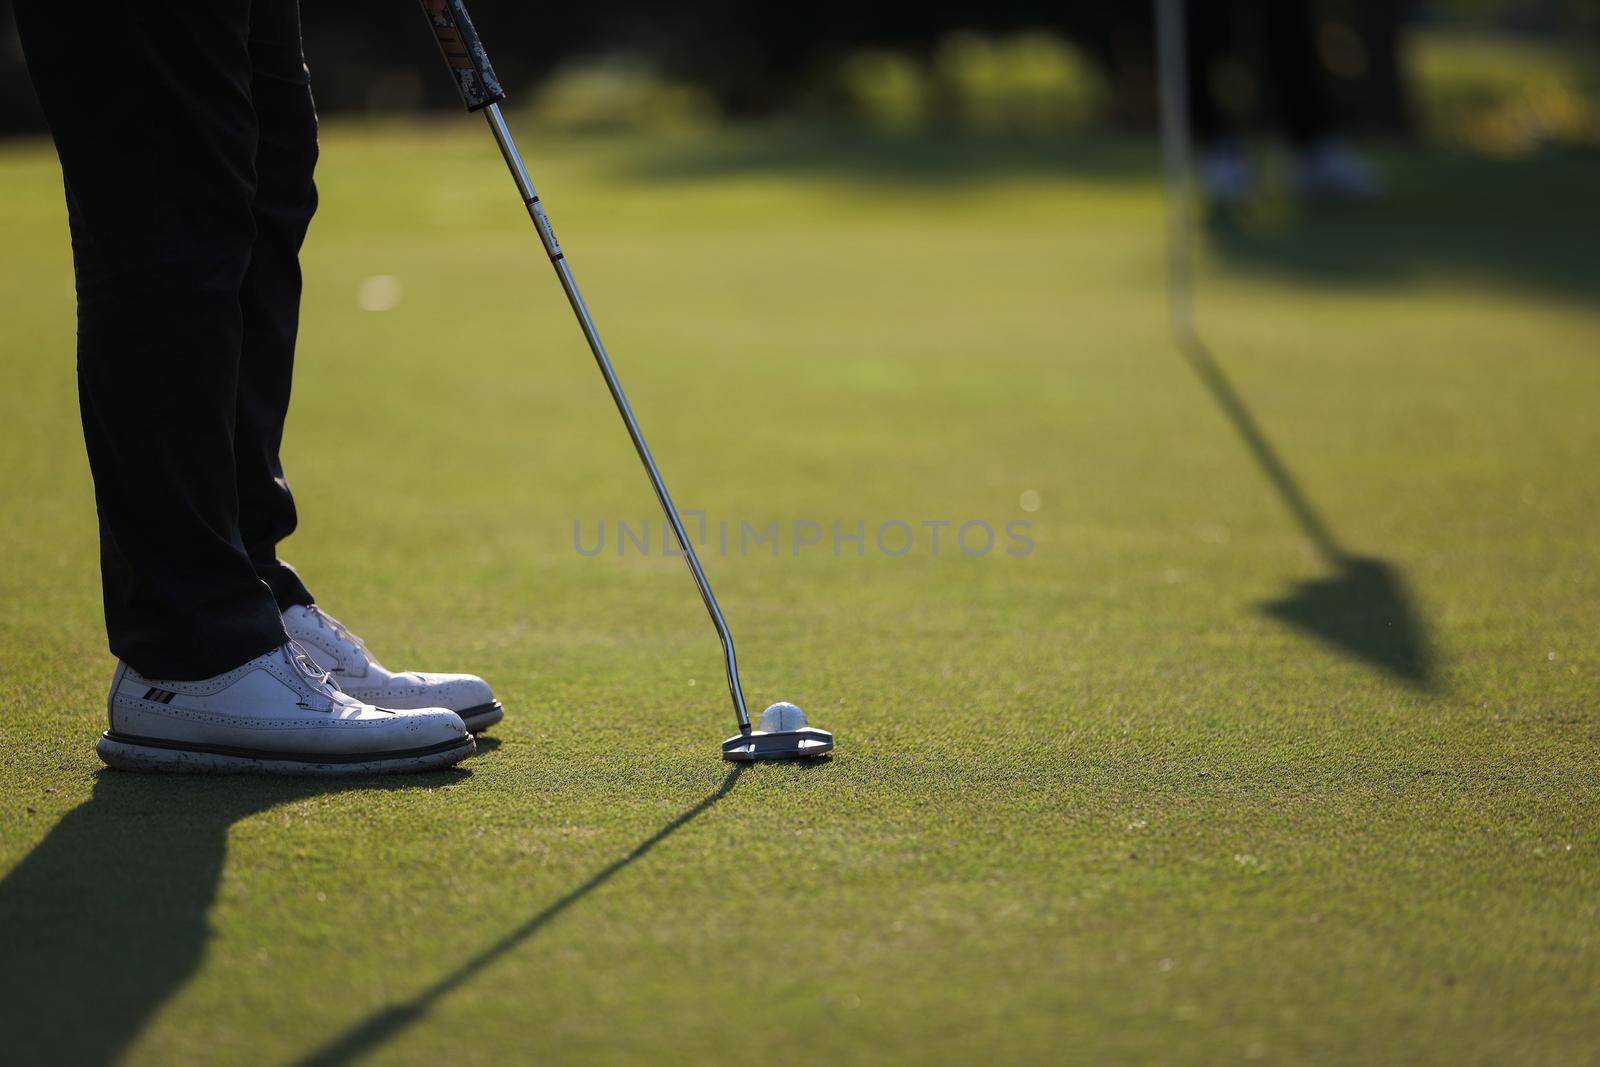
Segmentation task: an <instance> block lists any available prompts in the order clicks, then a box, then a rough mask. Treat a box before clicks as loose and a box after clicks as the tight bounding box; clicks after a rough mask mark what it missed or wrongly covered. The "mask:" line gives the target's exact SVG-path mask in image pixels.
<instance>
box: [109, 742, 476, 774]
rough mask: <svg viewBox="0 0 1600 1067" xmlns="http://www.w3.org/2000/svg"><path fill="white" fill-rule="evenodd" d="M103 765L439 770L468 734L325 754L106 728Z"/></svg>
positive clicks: (463, 748)
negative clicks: (424, 744)
mask: <svg viewBox="0 0 1600 1067" xmlns="http://www.w3.org/2000/svg"><path fill="white" fill-rule="evenodd" d="M94 748H95V751H96V752H97V753H99V755H100V758H101V759H102V760H103V761H105V764H106V766H108V767H115V768H116V769H118V770H123V771H153V772H159V773H163V774H276V775H284V776H289V777H303V778H310V777H334V776H348V775H363V774H410V773H414V772H416V771H432V770H441V769H443V768H445V767H451V766H454V765H455V764H457V763H460V762H461V761H462V760H464V759H466V758H467V757H468V756H470V755H472V754H473V753H474V752H476V751H477V749H478V744H477V742H476V741H474V740H473V739H472V735H470V734H468V735H467V736H466V737H462V738H458V739H456V740H453V741H448V742H445V743H444V744H440V745H431V746H429V747H428V748H415V749H409V750H406V751H401V752H358V753H351V754H348V755H339V756H328V755H323V754H314V753H292V752H286V753H276V752H258V751H253V750H250V749H238V748H228V747H226V746H223V745H192V744H186V743H184V742H181V741H165V740H161V739H157V738H150V737H129V736H126V735H120V734H116V735H114V734H112V733H111V732H110V731H107V732H106V733H104V734H101V735H100V740H99V741H97V742H95V746H94Z"/></svg>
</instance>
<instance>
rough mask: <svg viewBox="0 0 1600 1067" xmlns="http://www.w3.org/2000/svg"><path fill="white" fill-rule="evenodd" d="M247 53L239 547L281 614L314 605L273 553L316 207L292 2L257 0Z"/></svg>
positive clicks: (309, 111) (281, 526) (312, 142)
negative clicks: (248, 224)
mask: <svg viewBox="0 0 1600 1067" xmlns="http://www.w3.org/2000/svg"><path fill="white" fill-rule="evenodd" d="M250 59H251V67H252V71H253V73H252V77H251V82H250V91H251V97H252V99H253V100H254V102H255V110H256V115H257V118H258V121H259V132H258V135H257V147H256V197H255V205H254V213H255V225H256V240H255V246H254V248H253V250H252V254H251V258H250V267H249V270H247V271H246V272H245V277H244V286H243V288H242V289H241V291H240V296H239V305H240V309H241V311H242V312H243V315H244V322H243V325H244V344H243V348H242V360H241V362H240V366H239V403H238V425H237V430H236V433H235V435H234V459H235V463H236V465H237V468H238V478H239V530H240V533H241V535H242V536H243V538H244V545H245V549H246V551H248V552H249V554H250V558H251V561H252V562H253V563H254V564H255V567H256V572H257V573H258V574H259V575H260V576H261V579H262V580H263V581H265V582H266V583H267V585H268V586H269V587H270V588H271V589H272V593H273V596H274V597H275V598H276V600H277V603H278V607H279V609H280V610H286V609H288V608H290V607H293V606H294V605H297V604H300V605H305V604H310V603H312V596H311V593H310V592H309V591H308V590H307V589H306V587H305V584H304V583H302V582H301V581H300V578H299V576H298V575H296V574H295V572H294V569H293V568H291V567H290V566H289V565H288V564H287V563H284V562H282V561H281V560H279V559H278V542H280V541H282V540H283V539H284V538H286V537H288V536H289V535H290V534H291V533H293V532H294V528H295V507H294V497H293V496H292V495H291V494H290V492H289V483H288V482H287V481H286V480H285V479H284V476H283V464H282V462H281V461H280V460H279V457H278V451H279V446H280V445H281V443H282V441H283V422H284V416H285V415H286V414H287V413H288V410H289V385H290V377H291V374H292V371H293V367H294V346H295V335H296V332H297V330H298V328H299V321H300V260H299V255H300V245H301V242H302V241H304V239H305V235H306V228H307V226H309V225H310V223H311V216H312V213H313V212H315V211H316V207H317V190H316V186H315V185H314V184H313V183H312V177H311V174H312V170H313V168H314V167H315V166H316V162H317V113H316V108H315V106H314V105H313V104H312V100H311V82H310V78H309V76H308V75H307V72H306V64H305V57H304V55H303V53H302V51H301V46H300V6H299V3H298V0H255V2H254V4H253V5H252V7H251V11H250Z"/></svg>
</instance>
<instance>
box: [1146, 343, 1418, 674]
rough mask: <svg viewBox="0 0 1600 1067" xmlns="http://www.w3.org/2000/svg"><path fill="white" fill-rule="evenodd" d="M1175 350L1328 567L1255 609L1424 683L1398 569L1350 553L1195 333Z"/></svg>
mask: <svg viewBox="0 0 1600 1067" xmlns="http://www.w3.org/2000/svg"><path fill="white" fill-rule="evenodd" d="M1178 350H1179V351H1180V352H1181V353H1182V354H1183V356H1184V358H1185V359H1186V360H1187V361H1188V363H1189V366H1190V367H1192V368H1193V369H1194V372H1195V374H1196V375H1198V376H1199V378H1200V381H1201V382H1202V383H1203V384H1204V385H1205V387H1206V389H1207V390H1208V391H1209V392H1210V393H1211V396H1212V399H1214V400H1215V401H1216V402H1217V406H1218V407H1220V408H1221V409H1222V411H1223V414H1225V415H1226V416H1227V417H1228V421H1229V422H1231V423H1232V424H1233V428H1234V429H1235V430H1236V431H1237V432H1238V434H1239V436H1240V437H1241V438H1243V439H1244V443H1245V446H1246V447H1247V448H1249V450H1250V453H1251V455H1252V456H1254V457H1255V460H1256V463H1257V464H1258V465H1259V466H1260V467H1261V470H1262V472H1263V473H1264V474H1265V475H1266V476H1267V481H1269V482H1271V483H1272V486H1273V488H1274V489H1276V490H1277V492H1278V495H1279V496H1280V497H1281V498H1282V499H1283V502H1284V504H1285V506H1287V507H1288V509H1289V511H1290V513H1291V514H1292V515H1293V516H1294V518H1295V521H1296V522H1297V523H1299V525H1300V528H1301V529H1302V530H1303V531H1304V532H1305V535H1306V537H1307V538H1308V539H1309V540H1310V541H1311V543H1312V544H1313V545H1314V546H1315V547H1316V549H1317V553H1318V554H1319V555H1320V556H1322V558H1323V559H1324V560H1325V561H1326V562H1327V564H1328V565H1329V566H1330V567H1331V568H1333V572H1334V573H1333V574H1332V575H1331V576H1328V577H1323V578H1317V579H1313V580H1311V581H1305V582H1301V583H1299V584H1297V585H1296V586H1295V587H1294V589H1293V590H1292V591H1291V592H1290V593H1289V594H1288V595H1287V596H1284V597H1281V598H1280V599H1277V600H1273V601H1269V602H1267V603H1264V604H1262V605H1261V606H1260V607H1261V610H1262V611H1264V612H1265V613H1267V614H1268V615H1271V616H1272V617H1273V618H1275V619H1278V620H1279V621H1280V622H1284V623H1287V624H1288V625H1290V626H1294V627H1296V628H1298V629H1300V630H1303V631H1305V632H1306V633H1309V634H1311V635H1312V636H1313V637H1316V638H1318V639H1320V640H1322V641H1325V642H1327V643H1329V644H1332V645H1334V646H1336V647H1338V648H1341V649H1344V650H1345V651H1346V652H1349V653H1351V654H1352V655H1355V656H1356V657H1358V658H1360V659H1362V660H1364V661H1366V662H1367V663H1370V664H1372V665H1373V666H1375V667H1378V668H1379V669H1381V670H1384V671H1387V672H1389V673H1390V674H1393V675H1395V676H1396V677H1398V678H1401V679H1402V680H1404V681H1406V682H1408V683H1410V684H1412V685H1415V686H1418V687H1419V688H1423V689H1426V688H1429V686H1430V685H1431V680H1432V662H1431V656H1430V653H1429V649H1428V642H1427V637H1426V634H1425V632H1424V629H1423V625H1422V620H1421V618H1420V617H1419V616H1418V615H1417V613H1416V611H1415V610H1414V609H1413V608H1412V606H1411V597H1410V595H1409V594H1408V593H1407V591H1406V587H1405V583H1404V582H1403V581H1402V580H1401V577H1400V574H1399V572H1398V571H1397V570H1396V569H1395V568H1394V567H1392V566H1390V565H1389V564H1388V563H1385V562H1384V561H1383V560H1381V559H1371V558H1363V557H1360V556H1355V555H1352V554H1351V553H1349V552H1346V551H1345V550H1344V549H1343V548H1342V547H1340V545H1339V543H1338V541H1337V540H1335V539H1334V536H1333V533H1332V531H1330V530H1329V528H1328V525H1327V523H1326V522H1324V521H1323V519H1322V516H1321V515H1319V514H1318V513H1317V511H1316V509H1315V508H1313V507H1312V506H1311V502H1310V501H1309V500H1307V499H1306V495H1305V493H1303V492H1302V491H1301V489H1300V486H1299V484H1298V483H1297V482H1296V481H1295V480H1294V478H1293V477H1291V476H1290V474H1289V470H1288V468H1287V467H1285V466H1284V464H1283V460H1282V459H1280V458H1279V457H1278V453H1277V451H1276V450H1275V449H1273V447H1272V445H1271V444H1270V443H1269V442H1268V441H1267V439H1266V436H1265V435H1264V434H1263V433H1262V432H1261V427H1260V426H1259V425H1257V424H1256V421H1255V418H1254V417H1253V416H1252V415H1251V414H1250V409H1249V408H1247V407H1245V404H1244V401H1243V400H1241V399H1240V398H1239V394H1238V393H1237V392H1235V391H1234V388H1233V384H1232V383H1231V382H1229V381H1228V378H1227V376H1226V375H1225V374H1223V373H1222V368H1221V367H1220V366H1218V365H1217V361H1216V360H1215V359H1214V358H1213V357H1212V355H1211V351H1210V349H1208V348H1207V347H1206V346H1205V344H1204V343H1203V342H1202V341H1201V340H1200V339H1199V337H1197V336H1187V337H1181V338H1180V339H1179V341H1178Z"/></svg>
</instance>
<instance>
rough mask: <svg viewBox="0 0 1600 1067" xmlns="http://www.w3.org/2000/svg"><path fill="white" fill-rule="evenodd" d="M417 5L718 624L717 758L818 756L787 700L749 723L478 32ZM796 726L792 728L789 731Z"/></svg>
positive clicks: (726, 648) (817, 737)
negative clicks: (725, 701)
mask: <svg viewBox="0 0 1600 1067" xmlns="http://www.w3.org/2000/svg"><path fill="white" fill-rule="evenodd" d="M421 2H422V10H423V13H424V14H425V15H427V17H428V23H429V25H430V26H431V27H432V28H433V35H434V37H435V38H436V39H437V40H438V42H439V51H440V52H442V53H443V54H444V60H445V63H446V64H447V65H448V66H449V68H450V73H451V74H452V75H453V76H454V78H455V82H456V88H457V89H459V90H460V92H461V99H462V102H463V103H465V104H466V106H467V110H468V111H469V112H472V111H481V112H483V115H484V118H486V119H487V120H488V123H489V130H490V132H491V133H493V134H494V140H495V144H497V145H499V146H500V154H501V155H502V156H504V157H505V161H506V166H507V167H508V168H509V169H510V171H511V178H512V180H513V181H515V182H516V185H517V192H518V193H520V194H521V195H522V202H523V204H524V205H525V206H526V207H527V209H528V215H529V217H530V218H532V219H533V227H534V229H535V230H537V231H538V233H539V240H540V242H541V243H542V244H543V245H544V250H545V254H546V255H547V256H549V257H550V265H551V266H552V267H554V268H555V272H556V277H557V278H558V279H559V280H560V282H561V288H562V290H563V291H564V292H565V293H566V294H567V302H568V303H570V304H571V305H572V312H573V314H574V315H576V316H577V318H578V326H579V327H580V328H581V329H582V330H583V337H584V340H586V341H588V342H589V350H590V351H591V352H593V353H594V361H595V363H596V364H597V365H598V366H599V367H600V373H601V374H602V375H603V376H604V377H605V380H606V388H607V389H609V390H610V391H611V399H612V400H614V401H615V402H616V405H617V413H618V414H619V415H621V416H622V422H623V425H625V426H626V427H627V428H628V436H629V437H630V438H631V439H632V440H633V448H634V451H636V452H638V453H639V461H640V462H641V463H643V464H644V470H645V474H647V475H649V477H650V486H651V488H652V489H654V490H655V494H656V500H658V501H659V502H660V503H661V511H662V512H663V514H665V515H666V519H667V523H668V524H669V525H670V526H671V527H672V535H673V537H675V538H676V539H677V542H678V548H679V549H680V550H681V551H682V552H683V558H684V561H685V562H686V563H688V565H689V573H690V574H692V575H693V576H694V584H695V587H696V588H698V589H699V590H700V599H701V600H702V601H704V602H705V606H706V612H707V613H708V614H709V615H710V616H711V624H712V625H713V626H715V627H716V629H717V637H718V638H719V639H720V640H721V641H722V659H723V664H724V666H725V667H726V669H727V673H728V693H729V695H730V696H731V697H732V698H733V710H734V716H735V718H736V719H737V721H738V723H739V732H738V733H737V734H736V735H734V736H733V737H730V738H728V739H727V740H726V741H724V742H723V743H722V757H723V758H724V759H729V760H738V761H743V762H747V761H752V760H777V759H795V758H810V757H814V756H821V755H824V754H825V753H827V752H829V751H830V750H831V749H832V748H833V735H832V734H830V733H828V732H827V731H826V730H818V729H816V728H814V727H811V726H806V725H804V723H803V720H804V716H803V715H801V714H800V713H799V709H798V708H794V706H793V705H776V704H775V705H773V706H772V707H771V708H768V709H767V712H766V714H764V715H763V716H762V726H763V727H766V726H767V725H768V724H769V721H770V722H771V723H772V724H773V725H776V726H778V727H779V728H777V729H760V730H757V729H753V728H752V727H751V725H750V713H749V712H748V711H746V710H745V705H744V690H743V689H742V688H741V687H740V685H739V664H738V661H737V660H736V659H735V658H734V653H733V635H732V634H730V633H729V632H728V624H727V622H726V621H724V620H723V618H722V609H721V608H719V607H718V606H717V598H716V597H715V596H713V595H712V593H711V583H710V582H708V581H706V574H705V571H704V570H703V569H701V567H700V558H699V557H698V556H697V555H695V551H694V544H693V543H692V542H691V541H690V540H689V535H688V533H687V532H686V531H685V530H684V526H683V520H682V519H680V518H679V517H678V509H677V507H676V506H675V505H674V504H673V503H672V497H671V496H670V495H668V493H667V486H666V483H665V482H663V481H662V480H661V472H660V471H659V470H658V469H657V468H656V461H655V459H654V458H653V457H652V456H651V455H650V447H649V446H648V445H646V444H645V442H644V435H643V434H642V433H640V431H639V424H638V422H637V421H636V420H635V419H634V417H633V409H632V408H631V407H629V406H628V399H627V397H626V396H624V395H623V392H622V384H621V383H620V382H619V381H617V373H616V371H615V370H613V369H612V367H611V359H610V358H609V357H608V356H607V355H606V349H605V346H604V345H603V344H601V343H600V334H599V333H598V332H597V331H596V330H595V325H594V320H593V319H592V318H590V316H589V308H588V306H587V305H586V304H585V303H584V301H583V295H582V294H581V293H579V292H578V283H577V282H576V281H574V280H573V277H572V270H571V268H569V267H568V266H567V259H566V255H565V254H564V253H563V252H562V251H561V245H560V244H558V243H557V241H556V235H555V231H553V230H552V229H551V228H550V219H549V218H548V217H547V216H546V215H545V211H544V207H543V206H542V205H541V204H540V202H539V194H538V193H537V192H535V191H534V188H533V181H532V179H531V178H529V177H528V169H527V167H526V166H524V165H523V162H522V154H521V153H520V152H518V151H517V146H516V143H515V142H514V141H512V139H511V130H510V129H509V128H508V127H507V126H506V120H505V116H503V115H502V114H501V113H500V102H501V101H502V100H504V99H505V95H506V94H505V90H504V89H503V88H501V86H500V79H499V78H497V77H496V76H495V73H494V67H492V66H491V65H490V64H489V55H488V53H487V52H485V51H484V49H483V42H481V41H480V40H479V39H478V34H477V31H476V30H474V29H473V26H472V19H471V18H470V17H469V16H468V15H467V8H466V5H465V4H464V3H462V0H444V2H443V5H442V7H441V9H440V10H434V7H435V4H434V3H431V2H430V0H421ZM780 709H792V710H793V712H794V715H793V716H790V715H788V714H784V713H782V712H780ZM774 713H777V714H774ZM796 718H798V719H799V720H800V721H799V722H798V723H796V721H795V720H796ZM796 726H797V727H798V728H793V727H796Z"/></svg>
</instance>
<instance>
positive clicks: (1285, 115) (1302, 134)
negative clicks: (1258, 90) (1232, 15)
mask: <svg viewBox="0 0 1600 1067" xmlns="http://www.w3.org/2000/svg"><path fill="white" fill-rule="evenodd" d="M1264 19H1265V23H1266V49H1267V64H1266V66H1267V69H1266V75H1267V92H1268V95H1269V96H1270V97H1271V103H1272V107H1273V109H1274V111H1275V112H1276V114H1277V118H1278V121H1279V122H1280V123H1282V126H1283V131H1284V133H1285V134H1287V135H1288V137H1289V140H1290V142H1291V143H1292V144H1294V145H1295V146H1296V147H1300V148H1304V147H1306V146H1307V145H1310V144H1312V143H1313V142H1315V141H1317V140H1319V139H1320V138H1323V137H1326V136H1327V135H1328V134H1329V133H1330V132H1331V130H1330V119H1331V115H1332V109H1331V108H1330V106H1329V101H1328V93H1327V87H1326V86H1325V85H1324V84H1323V80H1322V63H1321V60H1320V59H1318V57H1317V40H1316V33H1317V30H1316V20H1315V14H1314V12H1313V11H1312V9H1311V3H1310V0H1274V2H1273V3H1270V4H1267V5H1266V8H1265V15H1264Z"/></svg>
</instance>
